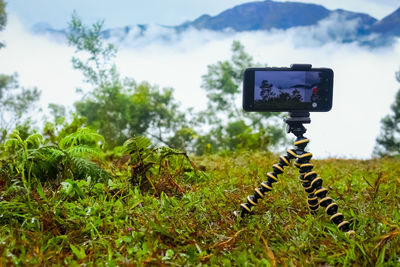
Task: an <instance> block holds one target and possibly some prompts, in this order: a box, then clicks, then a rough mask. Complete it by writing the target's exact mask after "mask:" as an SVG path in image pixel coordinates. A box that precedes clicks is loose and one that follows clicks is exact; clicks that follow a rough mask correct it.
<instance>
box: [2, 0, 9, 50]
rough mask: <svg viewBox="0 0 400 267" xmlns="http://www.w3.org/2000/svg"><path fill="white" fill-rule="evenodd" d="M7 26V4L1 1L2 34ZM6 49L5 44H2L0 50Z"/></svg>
mask: <svg viewBox="0 0 400 267" xmlns="http://www.w3.org/2000/svg"><path fill="white" fill-rule="evenodd" d="M6 24H7V14H6V4H5V3H4V1H3V0H0V32H1V31H2V30H4V27H5V26H6ZM2 47H4V44H3V43H1V42H0V48H2Z"/></svg>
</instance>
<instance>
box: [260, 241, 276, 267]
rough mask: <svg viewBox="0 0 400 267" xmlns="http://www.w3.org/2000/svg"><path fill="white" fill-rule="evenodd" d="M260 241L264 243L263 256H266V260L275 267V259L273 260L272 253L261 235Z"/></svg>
mask: <svg viewBox="0 0 400 267" xmlns="http://www.w3.org/2000/svg"><path fill="white" fill-rule="evenodd" d="M260 237H261V239H262V241H263V242H264V245H265V254H267V257H268V259H270V260H271V262H272V266H273V267H275V266H276V259H275V255H274V252H273V251H272V249H271V248H270V247H269V246H268V242H267V240H266V239H265V238H264V237H263V235H260Z"/></svg>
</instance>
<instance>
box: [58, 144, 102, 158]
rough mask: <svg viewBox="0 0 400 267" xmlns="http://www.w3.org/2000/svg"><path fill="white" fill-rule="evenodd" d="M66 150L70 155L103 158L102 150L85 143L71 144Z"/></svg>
mask: <svg viewBox="0 0 400 267" xmlns="http://www.w3.org/2000/svg"><path fill="white" fill-rule="evenodd" d="M66 152H67V153H68V154H69V155H70V156H72V157H79V158H92V159H98V160H104V154H103V151H101V150H100V149H99V148H97V147H90V146H86V145H80V146H73V147H70V148H68V149H66Z"/></svg>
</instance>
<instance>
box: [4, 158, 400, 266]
mask: <svg viewBox="0 0 400 267" xmlns="http://www.w3.org/2000/svg"><path fill="white" fill-rule="evenodd" d="M277 159H278V156H277V155H273V154H269V153H250V152H242V153H237V154H233V155H229V156H217V155H211V156H203V157H198V158H194V159H193V160H194V162H195V163H196V165H197V166H198V167H199V169H201V170H203V171H204V172H200V171H199V173H198V174H196V175H194V174H193V173H192V172H185V173H183V174H180V175H179V176H168V179H165V181H164V183H163V184H164V187H162V186H158V187H157V188H158V189H159V190H158V191H157V194H155V192H154V190H151V189H148V190H146V191H143V190H142V191H141V190H140V189H139V188H140V187H139V186H133V185H132V183H131V182H130V181H129V172H128V171H129V170H128V169H127V166H125V167H124V166H122V167H121V168H120V169H119V170H118V171H115V170H113V171H114V174H115V175H114V176H113V178H111V179H110V180H108V181H104V182H96V181H93V180H92V179H91V178H90V177H88V178H87V179H86V180H79V181H77V180H73V179H67V180H65V181H63V182H62V183H61V185H60V186H58V187H54V186H51V185H50V184H46V183H42V184H40V183H37V184H36V185H35V186H34V187H32V188H31V189H28V188H26V187H25V186H24V185H23V183H22V182H21V181H20V180H11V181H6V180H5V178H4V177H3V178H1V180H0V192H1V196H0V253H1V254H0V255H1V259H0V266H8V265H30V266H31V265H32V266H43V265H70V266H81V265H85V266H92V265H93V266H98V265H100V266H101V265H107V266H136V265H138V266H145V265H160V266H163V265H173V266H181V265H188V266H191V265H196V266H198V265H204V266H236V265H237V266H307V265H309V266H343V265H344V266H348V265H352V266H354V265H356V266H396V265H397V266H400V189H399V188H400V160H399V159H373V160H367V161H359V160H341V159H328V160H312V162H313V163H314V165H315V170H316V171H317V172H318V173H319V174H320V176H321V177H322V178H323V180H324V186H325V187H327V188H328V189H329V193H328V194H329V196H331V197H332V198H334V199H336V200H337V203H338V205H339V210H340V212H342V213H343V214H344V215H345V218H346V219H347V220H349V221H350V222H351V228H352V229H354V230H355V231H356V235H355V236H354V237H349V236H347V235H346V234H344V233H342V232H341V231H339V230H338V229H337V228H336V226H335V225H333V224H331V223H330V222H329V218H328V216H327V215H326V214H324V212H323V211H322V210H321V211H318V213H317V214H315V215H311V214H310V213H309V211H308V207H307V204H306V194H305V192H304V191H303V189H302V187H301V183H300V181H299V180H298V179H297V169H296V168H294V167H291V168H286V169H285V173H284V174H282V175H280V176H279V182H278V183H276V184H274V190H273V191H272V192H269V193H268V195H267V196H266V197H265V198H264V200H263V201H262V202H261V204H259V205H258V206H257V207H256V208H255V210H254V214H253V215H252V216H248V217H246V218H244V219H236V218H235V217H234V216H233V211H235V210H237V209H238V207H239V205H240V203H241V202H243V201H244V200H245V198H246V196H247V195H249V194H253V191H254V188H255V187H258V186H259V184H260V183H261V182H262V181H263V180H265V174H266V172H268V171H271V166H272V164H273V163H276V161H277ZM160 177H161V178H162V177H164V176H163V175H162V173H161V176H160ZM164 178H165V177H164ZM167 182H168V183H167ZM159 185H160V183H159ZM171 186H174V187H175V188H178V189H179V190H161V189H163V188H164V189H167V188H169V187H171ZM160 188H161V189H160Z"/></svg>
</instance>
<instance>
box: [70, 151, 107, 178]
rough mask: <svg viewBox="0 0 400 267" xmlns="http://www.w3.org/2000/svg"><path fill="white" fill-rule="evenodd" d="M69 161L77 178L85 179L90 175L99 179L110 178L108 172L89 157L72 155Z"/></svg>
mask: <svg viewBox="0 0 400 267" xmlns="http://www.w3.org/2000/svg"><path fill="white" fill-rule="evenodd" d="M69 163H70V164H68V165H69V166H70V168H71V171H72V173H73V174H74V178H76V179H85V178H87V177H88V176H90V177H92V178H93V179H95V180H97V181H107V180H108V179H109V178H110V174H109V173H108V172H106V171H105V170H103V169H102V168H100V167H99V166H98V165H97V164H95V163H94V162H91V161H90V160H88V159H85V158H78V157H72V158H70V159H69Z"/></svg>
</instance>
